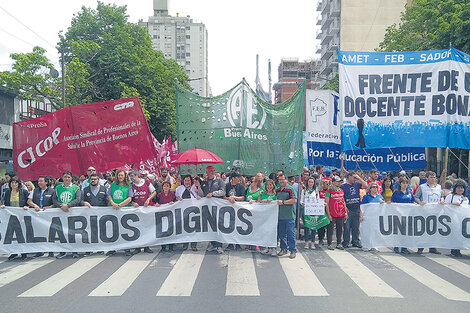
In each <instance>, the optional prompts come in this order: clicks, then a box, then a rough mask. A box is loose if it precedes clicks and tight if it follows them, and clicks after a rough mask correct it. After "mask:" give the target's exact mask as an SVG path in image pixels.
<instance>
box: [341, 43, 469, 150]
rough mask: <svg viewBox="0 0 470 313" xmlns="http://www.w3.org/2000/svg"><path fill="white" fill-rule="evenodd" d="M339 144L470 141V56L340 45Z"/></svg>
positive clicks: (460, 145) (433, 144)
mask: <svg viewBox="0 0 470 313" xmlns="http://www.w3.org/2000/svg"><path fill="white" fill-rule="evenodd" d="M338 58H339V74H340V105H341V110H340V111H341V114H342V124H341V150H342V151H346V150H351V149H355V150H361V149H376V148H388V147H392V148H393V147H450V148H464V149H468V148H469V147H470V108H469V98H470V56H469V55H467V54H465V53H463V52H461V51H459V50H457V49H455V48H450V49H446V50H433V51H414V52H393V53H389V52H352V51H340V52H339V54H338Z"/></svg>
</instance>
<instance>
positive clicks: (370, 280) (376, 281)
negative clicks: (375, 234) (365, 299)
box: [326, 250, 403, 298]
mask: <svg viewBox="0 0 470 313" xmlns="http://www.w3.org/2000/svg"><path fill="white" fill-rule="evenodd" d="M326 254H328V256H329V257H330V258H331V259H333V261H335V262H336V264H338V265H339V267H340V268H341V269H342V270H343V271H344V272H345V273H346V275H348V276H349V277H350V278H351V279H352V280H353V281H354V282H355V283H356V285H357V286H358V287H359V288H361V289H362V291H364V293H365V294H366V295H368V296H369V297H383V298H403V296H402V295H401V294H399V293H398V292H397V291H396V290H395V289H393V288H392V287H390V286H389V285H388V284H387V283H386V282H384V281H383V280H382V279H380V278H379V277H378V276H377V275H376V274H375V273H374V272H372V271H371V270H370V269H368V268H367V267H366V266H365V265H364V264H362V263H361V262H360V261H359V260H358V259H356V258H355V257H354V256H353V255H352V254H350V253H348V252H346V251H337V250H334V251H329V250H328V251H326Z"/></svg>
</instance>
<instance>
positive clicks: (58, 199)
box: [52, 171, 82, 259]
mask: <svg viewBox="0 0 470 313" xmlns="http://www.w3.org/2000/svg"><path fill="white" fill-rule="evenodd" d="M62 181H63V183H62V184H60V185H57V186H56V187H55V192H54V195H53V196H52V203H53V204H54V206H55V207H57V208H61V209H62V211H64V212H68V211H69V208H71V207H74V206H78V205H80V201H81V197H82V193H81V191H80V187H79V186H77V185H74V184H72V172H69V171H65V172H64V173H63V174H62ZM63 257H65V252H60V253H59V255H57V256H56V258H57V259H62V258H63ZM72 257H74V258H78V253H77V252H72Z"/></svg>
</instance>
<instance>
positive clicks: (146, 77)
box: [60, 2, 189, 139]
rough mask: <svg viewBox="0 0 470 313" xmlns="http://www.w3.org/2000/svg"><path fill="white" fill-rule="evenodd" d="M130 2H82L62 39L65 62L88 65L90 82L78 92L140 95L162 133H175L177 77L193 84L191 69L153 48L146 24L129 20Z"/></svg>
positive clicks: (105, 96) (102, 96)
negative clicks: (90, 4) (87, 4)
mask: <svg viewBox="0 0 470 313" xmlns="http://www.w3.org/2000/svg"><path fill="white" fill-rule="evenodd" d="M127 18H128V17H127V15H126V7H125V6H123V7H119V6H116V5H106V4H103V3H101V2H98V5H97V8H96V10H94V9H91V8H86V7H82V9H81V10H80V12H78V13H77V14H76V15H74V17H73V18H72V23H71V26H70V27H69V28H68V30H67V32H66V33H65V34H64V36H63V39H62V41H61V43H60V44H61V45H63V47H64V50H65V55H66V62H67V63H68V62H70V61H73V60H74V58H75V59H77V60H80V61H81V62H82V64H83V65H84V67H83V69H82V70H83V71H86V72H87V73H88V74H89V76H88V81H89V82H90V83H91V85H89V86H86V87H85V88H81V89H80V88H79V89H78V90H76V93H77V95H79V98H80V97H81V98H84V97H89V98H90V99H89V100H90V101H104V100H109V99H117V98H121V97H123V96H125V97H128V96H138V97H139V99H140V100H141V103H142V105H143V107H144V112H145V113H146V116H147V118H148V119H149V120H148V122H149V126H150V130H151V131H152V133H154V134H155V136H156V137H157V138H158V139H162V138H163V137H164V136H169V135H172V136H175V135H176V126H175V122H176V116H175V96H174V86H173V80H174V79H175V78H177V79H178V81H179V82H180V83H181V84H183V85H185V86H186V87H189V85H188V84H187V83H186V80H187V78H188V77H187V75H186V73H185V71H184V70H183V68H181V67H180V66H179V65H178V64H177V63H176V62H175V61H174V60H167V59H165V58H164V57H163V54H162V53H161V52H159V51H155V50H154V49H153V48H152V42H151V39H150V36H149V35H148V34H147V31H146V29H144V28H143V27H140V26H139V25H136V24H132V23H129V22H128V21H127Z"/></svg>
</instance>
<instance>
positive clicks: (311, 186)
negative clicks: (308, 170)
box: [300, 177, 320, 249]
mask: <svg viewBox="0 0 470 313" xmlns="http://www.w3.org/2000/svg"><path fill="white" fill-rule="evenodd" d="M306 183H307V185H306V188H305V189H304V190H302V194H301V196H300V205H301V206H302V208H303V218H304V236H305V246H304V248H305V249H309V248H310V249H315V235H316V234H317V230H316V229H311V228H309V227H308V226H307V224H308V221H310V220H312V219H313V218H314V217H313V216H310V215H305V200H306V198H310V199H316V200H317V201H318V200H319V199H320V197H319V195H318V191H317V190H316V186H315V178H313V177H309V178H308V179H307V182H306Z"/></svg>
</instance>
